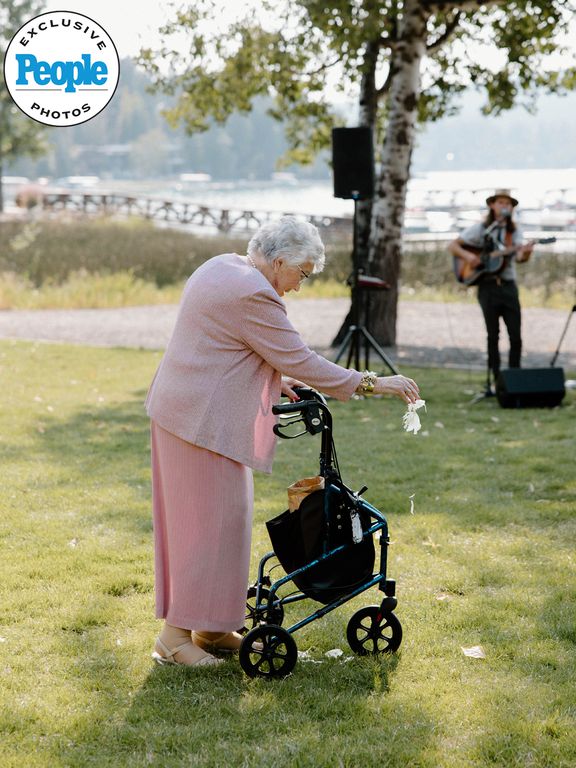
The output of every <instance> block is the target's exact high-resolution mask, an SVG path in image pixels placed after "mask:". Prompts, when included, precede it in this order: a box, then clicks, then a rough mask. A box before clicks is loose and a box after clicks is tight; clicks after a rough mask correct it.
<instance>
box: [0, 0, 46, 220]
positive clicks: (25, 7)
mask: <svg viewBox="0 0 576 768" xmlns="http://www.w3.org/2000/svg"><path fill="white" fill-rule="evenodd" d="M43 7H44V3H43V2H42V0H20V1H19V2H14V0H0V59H1V60H2V61H4V54H5V52H6V47H7V45H8V43H9V42H10V40H11V38H12V37H13V35H14V34H15V33H16V32H17V31H18V29H19V28H20V27H21V26H22V24H24V23H25V22H26V21H28V20H29V19H30V18H32V17H33V16H35V15H36V14H38V13H40V12H41V11H42V9H43ZM44 135H45V132H44V129H43V127H42V126H41V125H40V124H39V123H36V122H34V121H33V120H30V118H28V117H27V116H26V115H24V114H23V113H22V112H21V111H20V110H19V109H18V107H17V106H16V105H15V104H14V102H13V101H12V98H11V97H10V94H9V93H8V89H7V88H6V83H5V82H4V78H2V79H1V80H0V213H1V212H2V210H3V196H2V174H3V172H4V168H5V166H6V165H7V163H9V162H12V161H13V160H14V159H15V158H17V157H21V156H23V155H30V156H32V157H35V156H38V155H41V154H43V153H44V152H46V150H47V145H46V143H45V141H44Z"/></svg>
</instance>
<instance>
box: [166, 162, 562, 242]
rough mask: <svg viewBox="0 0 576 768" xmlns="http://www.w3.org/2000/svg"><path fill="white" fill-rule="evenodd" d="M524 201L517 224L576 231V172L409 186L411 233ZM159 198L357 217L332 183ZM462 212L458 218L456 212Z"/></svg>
mask: <svg viewBox="0 0 576 768" xmlns="http://www.w3.org/2000/svg"><path fill="white" fill-rule="evenodd" d="M501 187H505V188H509V189H511V190H512V194H514V195H515V196H516V197H517V198H518V199H519V201H520V205H519V206H518V210H517V218H518V220H519V221H521V222H522V223H524V225H525V226H526V227H530V228H532V229H534V228H535V229H540V228H542V229H556V228H558V229H568V230H575V229H576V169H573V168H563V169H536V170H498V171H452V172H450V171H437V172H429V173H426V174H417V175H416V176H414V177H413V178H412V179H411V181H410V184H409V188H408V198H407V208H408V212H407V222H406V229H407V230H408V231H422V232H424V231H430V232H446V231H450V230H453V229H454V228H455V227H456V228H457V227H458V226H460V225H462V224H465V223H466V221H467V220H476V219H477V218H478V215H479V213H481V212H483V211H484V210H485V205H486V204H485V199H486V197H487V196H488V195H490V194H492V193H493V192H494V190H495V189H496V188H501ZM157 194H163V195H166V196H173V195H177V196H179V197H182V198H185V199H187V200H190V201H193V202H197V203H199V204H202V205H206V206H210V207H214V208H226V209H241V210H252V211H273V212H277V211H278V212H284V213H296V214H307V215H325V216H352V215H353V213H354V203H353V201H352V200H343V199H340V198H335V197H334V194H333V186H332V180H331V179H326V180H324V181H302V180H296V179H290V178H285V179H284V180H283V181H279V180H278V181H269V182H256V181H254V182H250V181H239V182H213V181H208V182H207V181H203V182H193V183H186V182H175V183H172V184H166V185H162V189H161V190H159V189H158V187H157ZM456 210H457V212H458V213H457V215H455V211H456Z"/></svg>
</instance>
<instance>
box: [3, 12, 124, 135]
mask: <svg viewBox="0 0 576 768" xmlns="http://www.w3.org/2000/svg"><path fill="white" fill-rule="evenodd" d="M119 78H120V61H119V58H118V51H117V50H116V46H115V45H114V43H113V42H112V39H111V37H110V35H109V34H108V33H107V32H106V30H105V29H103V28H102V27H101V26H100V24H98V23H97V22H95V21H94V20H93V19H91V18H89V17H88V16H85V15H84V14H82V13H75V12H74V11H51V12H50V13H42V14H40V15H39V16H35V17H34V18H33V19H30V21H28V22H26V24H24V26H22V27H21V28H20V29H19V30H18V32H16V34H15V35H14V37H13V38H12V40H11V41H10V44H9V45H8V48H7V49H6V55H5V57H4V80H5V81H6V87H7V88H8V92H9V93H10V96H11V97H12V99H13V100H14V102H15V103H16V105H17V106H18V107H19V108H20V109H21V110H22V112H24V113H25V114H26V115H28V117H31V118H32V119H33V120H36V121H37V122H39V123H44V125H53V126H66V125H78V124H79V123H85V122H86V121H87V120H91V119H92V118H93V117H96V115H98V114H99V113H100V112H102V110H103V109H104V107H105V106H106V105H107V104H108V103H109V101H110V100H111V99H112V97H113V96H114V92H115V91H116V87H117V85H118V80H119Z"/></svg>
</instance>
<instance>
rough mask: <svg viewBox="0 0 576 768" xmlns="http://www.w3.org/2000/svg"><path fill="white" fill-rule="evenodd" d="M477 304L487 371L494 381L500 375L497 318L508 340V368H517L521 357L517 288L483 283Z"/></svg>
mask: <svg viewBox="0 0 576 768" xmlns="http://www.w3.org/2000/svg"><path fill="white" fill-rule="evenodd" d="M478 301H479V303H480V306H481V307H482V312H483V313H484V321H485V323H486V331H487V337H488V367H489V369H490V370H491V371H492V373H493V374H494V380H496V378H497V377H498V372H499V371H500V351H499V349H498V339H499V335H500V318H502V319H503V320H504V324H505V326H506V330H507V331H508V338H509V339H510V354H509V357H508V365H509V367H510V368H520V356H521V354H522V336H521V312H520V301H519V299H518V287H517V285H516V283H515V282H514V281H513V280H502V281H497V280H484V281H482V282H481V283H480V285H479V286H478Z"/></svg>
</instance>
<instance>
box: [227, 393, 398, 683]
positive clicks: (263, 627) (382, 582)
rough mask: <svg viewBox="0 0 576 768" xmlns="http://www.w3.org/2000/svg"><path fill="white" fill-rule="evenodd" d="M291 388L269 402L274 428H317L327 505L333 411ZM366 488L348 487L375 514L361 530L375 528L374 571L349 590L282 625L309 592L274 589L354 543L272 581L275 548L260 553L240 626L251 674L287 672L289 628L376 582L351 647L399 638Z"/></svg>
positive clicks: (291, 646)
mask: <svg viewBox="0 0 576 768" xmlns="http://www.w3.org/2000/svg"><path fill="white" fill-rule="evenodd" d="M296 391H297V394H298V396H299V397H300V398H301V399H300V400H298V401H296V402H291V403H285V404H278V405H274V406H273V409H272V410H273V413H274V414H276V415H278V416H279V417H280V419H281V420H282V421H283V422H284V423H279V424H277V425H275V427H274V432H275V433H276V434H277V435H278V436H279V437H281V438H283V439H293V438H296V437H300V436H301V435H304V434H306V433H308V434H312V435H314V434H318V433H320V434H321V449H320V475H321V476H322V477H324V478H325V487H326V490H327V491H328V492H327V493H326V508H327V507H328V504H329V501H328V499H329V495H330V489H331V488H334V486H332V485H331V481H334V480H335V479H338V480H339V481H340V482H341V477H340V470H339V468H338V463H337V459H336V454H335V450H334V443H333V439H332V414H331V413H330V410H329V408H328V406H327V404H326V400H325V399H324V397H323V396H322V395H321V394H320V393H318V392H316V391H315V390H313V389H308V388H306V389H304V388H298V389H297V390H296ZM297 423H303V424H304V429H303V430H302V431H301V432H298V433H297V434H295V435H289V434H287V433H285V432H284V430H285V429H286V428H287V427H290V426H292V425H293V424H297ZM334 464H335V465H336V466H334ZM366 490H367V488H366V487H363V488H362V489H361V490H360V491H358V492H352V491H351V493H353V495H354V497H355V498H356V500H357V502H358V504H359V505H360V506H361V507H362V509H363V510H364V511H365V513H367V514H368V515H369V516H370V519H372V520H374V522H373V523H372V525H371V526H370V527H369V528H368V529H367V530H365V531H363V538H365V537H368V536H374V534H375V533H377V532H380V537H379V544H380V566H379V569H378V572H376V573H373V574H372V576H371V577H369V578H368V579H366V580H365V581H363V582H362V583H361V584H359V585H357V586H356V587H354V588H353V589H351V590H350V592H346V594H344V595H341V596H340V597H338V598H337V599H335V600H333V601H332V602H329V603H328V604H326V605H323V606H322V607H321V608H318V609H317V610H315V611H313V612H312V613H310V614H309V615H308V616H306V617H304V618H303V619H301V620H300V621H297V622H295V623H294V624H292V625H291V626H289V627H283V626H281V625H282V622H283V620H284V606H286V605H289V604H292V603H296V602H299V601H301V600H304V599H311V598H310V597H309V596H308V595H306V594H305V593H304V592H297V593H295V594H294V593H291V594H289V595H287V596H286V597H280V596H279V594H278V590H279V589H280V588H281V587H282V586H284V585H285V584H287V583H288V582H290V581H293V579H294V578H295V577H297V576H299V575H300V574H304V573H306V572H307V571H309V570H310V569H312V568H314V567H315V566H317V565H318V564H319V563H323V562H325V561H327V560H329V559H330V558H332V557H334V556H335V555H337V554H339V553H341V552H343V551H345V550H346V549H349V548H350V547H354V546H355V544H354V543H352V542H351V543H349V544H343V545H341V546H338V547H335V548H334V549H331V550H330V551H328V552H325V553H324V554H322V555H321V556H320V557H318V558H316V559H314V560H311V561H310V562H309V563H306V564H305V565H304V566H302V567H301V568H298V569H296V570H294V571H291V572H290V573H287V574H286V575H285V576H283V577H282V578H279V579H277V580H276V581H272V579H271V576H270V573H271V571H272V570H273V569H274V568H275V567H278V566H272V568H270V569H269V570H267V568H266V566H267V565H268V564H269V562H270V561H271V560H272V559H273V558H275V557H277V556H276V554H275V552H274V551H272V552H268V553H267V554H265V555H264V556H263V557H262V558H261V560H260V563H259V566H258V575H257V578H256V582H255V583H254V585H252V587H250V588H249V590H248V599H247V609H248V613H247V617H246V619H247V622H251V623H252V628H249V627H245V628H244V629H243V630H242V631H243V632H244V633H245V634H244V638H243V640H242V644H241V647H240V654H239V656H240V664H241V666H242V668H243V670H244V671H245V672H246V674H247V675H249V676H250V677H266V678H274V677H285V676H286V675H288V674H290V673H291V672H292V670H293V669H294V667H295V665H296V661H297V658H298V651H297V647H296V642H295V640H294V638H293V635H294V633H295V632H297V631H298V630H300V629H302V628H303V627H305V626H307V625H308V624H310V623H311V622H313V621H316V620H317V619H320V618H322V617H323V616H325V615H326V614H327V613H330V612H331V611H333V610H335V609H336V608H339V607H340V606H341V605H344V604H345V603H347V602H348V601H349V600H352V599H353V598H355V597H357V596H358V595H360V594H362V592H365V591H366V590H368V589H370V588H371V587H374V586H376V585H377V586H378V589H379V590H380V591H381V592H383V593H384V597H383V598H382V600H381V602H380V605H376V606H374V605H373V606H368V607H366V608H362V609H360V610H359V611H357V612H356V613H355V614H354V615H353V616H352V617H351V619H350V621H349V623H348V627H347V632H346V634H347V639H348V642H349V644H350V647H351V648H352V650H353V651H354V652H355V653H356V654H358V655H361V656H364V655H369V654H370V655H377V654H381V653H393V652H395V651H397V650H398V648H399V646H400V643H401V642H402V626H401V624H400V621H399V620H398V618H397V616H396V615H395V614H394V609H395V608H396V606H397V599H396V582H395V580H394V579H389V578H387V576H386V571H387V562H388V557H387V555H388V546H389V544H390V539H389V535H388V523H387V521H386V518H385V517H384V515H383V514H382V513H381V512H380V511H379V510H378V509H376V507H374V506H373V505H372V504H370V503H368V502H367V501H365V500H364V499H362V498H360V497H361V495H362V493H364V492H365V491H366Z"/></svg>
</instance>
